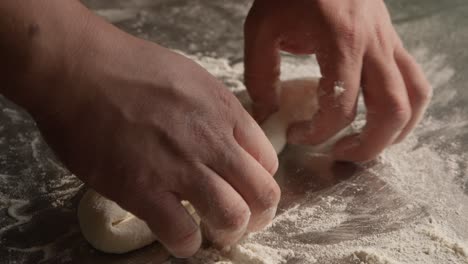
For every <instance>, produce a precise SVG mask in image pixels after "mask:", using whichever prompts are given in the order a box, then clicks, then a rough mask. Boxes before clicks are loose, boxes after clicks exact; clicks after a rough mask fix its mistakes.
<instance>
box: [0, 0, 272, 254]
mask: <svg viewBox="0 0 468 264" xmlns="http://www.w3.org/2000/svg"><path fill="white" fill-rule="evenodd" d="M0 57H1V60H0V72H1V75H0V84H1V88H0V92H1V93H2V94H3V95H5V96H6V97H8V98H9V99H10V100H12V101H14V102H15V103H17V104H19V105H20V106H22V107H24V108H25V109H26V110H27V111H28V112H29V113H30V114H31V115H32V117H33V118H34V120H35V121H36V122H37V125H38V127H39V129H40V131H41V133H42V135H43V136H44V138H45V140H46V142H47V143H48V144H49V145H50V147H51V148H52V149H53V150H54V151H55V153H56V154H57V156H58V157H59V158H60V160H61V161H62V162H63V163H64V164H65V165H66V167H67V168H69V169H70V171H71V172H73V173H74V174H75V175H77V176H78V177H79V178H80V179H81V180H83V181H84V182H85V183H87V184H88V185H89V186H91V187H92V188H94V189H95V190H97V191H98V192H100V193H101V194H103V195H104V196H106V197H108V198H110V199H111V200H114V201H116V202H117V203H118V204H119V205H120V206H122V207H123V208H124V209H126V210H128V211H130V212H132V213H133V214H135V215H136V216H138V217H140V218H141V219H144V220H145V221H146V222H147V223H148V225H149V226H150V228H151V229H152V230H153V232H154V233H155V235H156V236H157V238H158V240H159V241H160V242H161V243H162V244H163V245H164V246H165V247H166V248H167V249H168V250H169V251H170V252H171V253H172V254H173V255H175V256H177V257H188V256H191V255H193V254H194V253H195V252H196V251H197V250H198V248H199V247H200V244H201V241H202V235H201V231H200V228H199V227H198V226H197V224H196V223H195V221H194V220H193V219H192V217H191V216H190V214H189V213H187V212H186V210H185V209H184V207H183V206H182V205H181V204H180V201H181V200H188V201H190V202H191V203H192V204H193V206H194V207H195V208H196V210H197V212H198V214H199V215H200V217H201V219H202V225H203V230H204V232H205V237H207V238H208V239H209V240H211V241H212V242H213V243H214V244H216V245H218V246H226V245H231V244H233V243H235V242H236V241H238V240H239V239H240V238H241V237H242V236H243V235H244V233H245V232H248V231H255V230H259V229H261V228H263V227H264V226H265V225H266V224H268V223H269V222H270V221H271V219H272V218H273V216H274V214H275V212H276V207H277V204H278V202H279V198H280V189H279V187H278V185H277V183H276V182H275V180H274V179H273V177H272V175H273V174H274V173H275V171H276V170H277V167H278V160H277V157H276V154H275V152H274V150H273V147H272V146H271V144H270V143H269V141H268V139H267V138H266V137H265V135H264V134H263V132H262V131H261V129H260V128H259V126H258V125H257V123H256V122H255V120H254V119H253V118H252V117H250V115H249V114H248V113H247V112H246V111H245V110H244V109H243V108H242V106H241V104H240V103H239V102H238V101H237V99H236V98H235V97H234V96H233V95H232V94H231V93H230V92H229V91H228V89H226V88H225V87H224V86H223V85H222V84H221V83H220V82H218V81H217V80H216V79H215V78H214V77H213V76H211V75H210V74H209V73H208V72H206V71H205V70H204V69H203V68H201V67H200V66H198V65H197V64H196V63H194V62H192V61H190V60H189V59H187V58H185V57H183V56H181V55H178V54H176V53H173V52H171V51H169V50H168V49H165V48H163V47H161V46H158V45H156V44H154V43H151V42H147V41H144V40H141V39H138V38H135V37H133V36H131V35H129V34H126V33H124V32H123V31H121V30H119V29H117V28H115V27H114V26H112V25H111V24H109V23H107V22H105V21H104V20H102V19H101V18H99V17H97V16H95V15H94V14H93V13H92V12H90V11H89V10H87V9H86V8H85V7H84V6H83V5H82V4H81V3H80V2H79V1H75V0H65V1H64V0H21V1H18V0H4V1H1V2H0Z"/></svg>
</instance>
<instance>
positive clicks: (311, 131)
mask: <svg viewBox="0 0 468 264" xmlns="http://www.w3.org/2000/svg"><path fill="white" fill-rule="evenodd" d="M317 59H318V62H319V64H320V68H321V71H322V75H323V77H322V79H321V80H320V83H319V89H318V100H319V105H320V108H319V110H318V112H317V113H316V114H315V116H314V118H313V120H312V121H305V122H299V123H296V124H293V125H292V126H290V128H289V131H288V141H289V142H291V143H296V144H310V145H315V144H319V143H322V142H324V141H325V140H327V139H329V138H330V137H332V136H333V135H335V134H336V133H338V132H339V131H340V130H341V129H343V128H345V127H346V126H348V125H349V124H350V123H351V122H352V121H353V120H354V118H355V115H356V105H357V98H358V95H359V86H360V82H361V69H362V56H358V55H349V54H346V53H344V52H337V51H333V52H331V51H330V52H327V54H323V53H321V54H318V55H317Z"/></svg>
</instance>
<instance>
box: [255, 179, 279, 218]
mask: <svg viewBox="0 0 468 264" xmlns="http://www.w3.org/2000/svg"><path fill="white" fill-rule="evenodd" d="M272 181H273V183H271V184H270V185H269V186H268V188H264V190H263V193H262V194H261V195H259V196H258V197H257V199H256V201H255V204H254V206H253V207H254V208H253V210H254V211H255V212H257V213H262V212H264V211H267V210H269V209H271V208H275V207H277V206H278V203H279V200H280V198H281V190H280V188H279V186H278V184H276V182H275V181H274V180H273V179H272Z"/></svg>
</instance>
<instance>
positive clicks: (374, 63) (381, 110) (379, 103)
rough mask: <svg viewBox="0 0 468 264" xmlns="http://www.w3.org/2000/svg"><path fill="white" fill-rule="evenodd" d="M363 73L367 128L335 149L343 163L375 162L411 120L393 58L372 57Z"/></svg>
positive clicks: (405, 95) (338, 144)
mask: <svg viewBox="0 0 468 264" xmlns="http://www.w3.org/2000/svg"><path fill="white" fill-rule="evenodd" d="M374 54H375V52H374ZM363 70H364V75H363V81H364V82H363V86H364V88H363V89H364V90H363V91H364V100H365V103H366V107H367V116H366V125H365V127H364V128H363V131H362V133H361V134H359V135H352V136H349V137H346V138H344V139H342V140H341V141H339V142H338V143H337V144H336V145H335V147H334V155H335V157H336V158H337V159H339V160H348V161H366V160H370V159H373V158H375V157H376V156H377V155H378V154H379V153H380V152H382V151H383V150H384V148H385V147H387V146H389V145H390V144H392V143H393V141H394V140H395V139H396V137H397V136H398V135H399V134H400V132H401V130H402V129H403V128H404V127H405V125H406V124H407V123H408V121H409V118H410V116H411V107H410V103H409V100H408V94H407V92H406V87H405V83H404V81H403V78H402V76H401V74H400V71H399V70H398V67H397V65H396V63H395V62H394V60H393V57H392V56H390V55H388V56H383V55H378V56H372V55H368V56H366V57H365V61H364V68H363Z"/></svg>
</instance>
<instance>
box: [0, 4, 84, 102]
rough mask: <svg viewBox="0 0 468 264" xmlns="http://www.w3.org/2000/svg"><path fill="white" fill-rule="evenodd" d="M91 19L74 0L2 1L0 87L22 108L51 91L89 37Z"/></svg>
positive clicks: (2, 91) (51, 92)
mask: <svg viewBox="0 0 468 264" xmlns="http://www.w3.org/2000/svg"><path fill="white" fill-rule="evenodd" d="M89 19H90V12H89V11H88V10H86V8H85V7H84V6H82V5H81V3H80V2H78V1H77V0H4V1H1V2H0V58H1V60H0V92H1V93H2V94H3V95H5V96H6V97H8V98H9V99H10V100H12V101H14V102H15V103H17V104H19V105H21V106H23V107H25V108H35V107H36V105H37V103H38V102H39V101H41V100H42V101H43V100H44V99H45V98H44V97H45V96H50V95H51V94H53V93H54V92H55V91H53V89H56V88H57V87H58V85H54V84H57V82H60V80H59V78H62V77H63V75H64V74H66V72H67V70H68V69H69V68H70V67H71V66H72V65H70V64H69V62H70V61H72V57H73V56H76V55H75V54H76V53H78V52H79V49H81V48H82V47H83V45H84V43H86V42H87V40H86V36H88V35H89V34H88V33H87V31H88V30H89ZM46 101H47V100H46ZM28 110H29V109H28Z"/></svg>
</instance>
